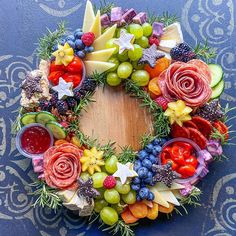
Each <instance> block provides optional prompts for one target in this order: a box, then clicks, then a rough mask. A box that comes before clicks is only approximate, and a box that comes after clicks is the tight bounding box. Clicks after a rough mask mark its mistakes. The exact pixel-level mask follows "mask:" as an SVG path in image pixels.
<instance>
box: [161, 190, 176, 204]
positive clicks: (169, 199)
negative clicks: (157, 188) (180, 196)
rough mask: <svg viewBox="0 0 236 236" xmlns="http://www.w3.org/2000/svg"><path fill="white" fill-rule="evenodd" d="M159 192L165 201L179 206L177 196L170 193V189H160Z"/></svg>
mask: <svg viewBox="0 0 236 236" xmlns="http://www.w3.org/2000/svg"><path fill="white" fill-rule="evenodd" d="M159 194H160V195H161V196H162V198H164V199H165V200H166V201H167V202H169V203H172V204H174V205H176V206H180V204H179V202H178V200H177V198H176V197H175V195H174V194H173V193H172V191H161V192H159Z"/></svg>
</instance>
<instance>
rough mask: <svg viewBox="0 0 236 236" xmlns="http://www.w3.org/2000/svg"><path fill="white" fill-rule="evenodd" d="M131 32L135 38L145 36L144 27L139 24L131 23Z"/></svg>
mask: <svg viewBox="0 0 236 236" xmlns="http://www.w3.org/2000/svg"><path fill="white" fill-rule="evenodd" d="M129 32H130V33H131V34H133V35H134V37H135V39H139V38H141V37H142V36H143V28H142V26H141V25H139V24H130V25H129Z"/></svg>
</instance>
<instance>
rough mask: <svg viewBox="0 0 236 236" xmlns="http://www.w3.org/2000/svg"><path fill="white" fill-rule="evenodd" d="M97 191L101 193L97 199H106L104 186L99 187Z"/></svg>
mask: <svg viewBox="0 0 236 236" xmlns="http://www.w3.org/2000/svg"><path fill="white" fill-rule="evenodd" d="M97 191H98V192H99V193H100V195H99V196H97V197H96V199H97V200H101V199H104V193H105V189H104V188H99V189H97Z"/></svg>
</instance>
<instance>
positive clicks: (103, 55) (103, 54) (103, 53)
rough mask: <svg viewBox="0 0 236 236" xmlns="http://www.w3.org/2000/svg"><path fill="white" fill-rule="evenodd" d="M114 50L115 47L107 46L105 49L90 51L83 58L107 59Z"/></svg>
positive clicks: (93, 59) (92, 59)
mask: <svg viewBox="0 0 236 236" xmlns="http://www.w3.org/2000/svg"><path fill="white" fill-rule="evenodd" d="M114 51H115V48H109V49H105V50H100V51H95V52H92V53H89V54H88V55H87V56H86V58H85V60H87V61H104V62H106V61H108V59H109V58H110V57H111V55H112V54H113V52H114Z"/></svg>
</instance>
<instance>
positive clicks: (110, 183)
mask: <svg viewBox="0 0 236 236" xmlns="http://www.w3.org/2000/svg"><path fill="white" fill-rule="evenodd" d="M115 186H116V179H115V177H113V176H107V177H106V178H105V180H104V182H103V187H104V188H106V189H111V188H114V187H115Z"/></svg>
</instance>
